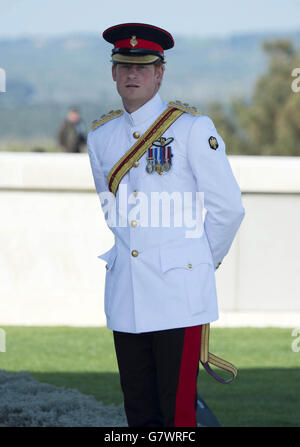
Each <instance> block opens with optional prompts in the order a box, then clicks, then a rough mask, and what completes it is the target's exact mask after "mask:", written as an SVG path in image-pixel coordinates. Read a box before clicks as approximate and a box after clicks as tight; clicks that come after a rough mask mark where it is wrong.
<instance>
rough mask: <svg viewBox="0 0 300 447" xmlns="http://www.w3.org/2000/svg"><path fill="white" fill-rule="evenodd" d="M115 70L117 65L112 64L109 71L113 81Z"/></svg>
mask: <svg viewBox="0 0 300 447" xmlns="http://www.w3.org/2000/svg"><path fill="white" fill-rule="evenodd" d="M116 70H117V65H115V64H113V65H112V67H111V73H112V78H113V80H114V81H116Z"/></svg>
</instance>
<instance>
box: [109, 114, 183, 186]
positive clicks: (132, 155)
mask: <svg viewBox="0 0 300 447" xmlns="http://www.w3.org/2000/svg"><path fill="white" fill-rule="evenodd" d="M183 113H185V110H179V109H178V108H177V107H173V106H171V107H168V108H167V109H166V110H164V111H163V113H162V114H161V115H160V116H159V117H158V118H157V120H156V121H155V122H154V123H153V124H152V125H151V126H150V127H149V129H148V130H147V131H146V132H145V133H144V134H143V135H142V136H141V137H140V138H139V139H138V140H137V142H136V143H135V144H134V145H133V146H132V147H131V148H130V149H129V150H128V151H127V152H126V153H125V154H124V155H123V157H122V158H121V159H120V160H119V161H118V162H117V163H116V164H115V165H114V166H113V167H112V169H111V170H110V172H109V174H108V176H107V182H108V188H109V190H110V191H111V192H112V193H113V194H114V195H116V192H117V189H118V187H119V183H120V181H121V180H122V178H123V177H124V175H125V174H127V172H128V171H129V170H130V169H131V168H132V167H133V164H134V163H135V162H136V161H137V160H139V159H140V158H141V157H142V155H144V153H145V152H146V150H147V149H148V148H149V147H150V146H151V145H152V143H153V141H156V140H157V139H158V138H159V137H161V136H162V134H163V133H164V132H165V131H166V130H167V129H168V128H169V127H170V126H171V125H172V124H173V123H174V121H176V120H177V118H179V117H180V116H181V115H182V114H183Z"/></svg>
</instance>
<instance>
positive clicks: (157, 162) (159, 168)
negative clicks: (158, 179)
mask: <svg viewBox="0 0 300 447" xmlns="http://www.w3.org/2000/svg"><path fill="white" fill-rule="evenodd" d="M173 140H174V138H164V137H160V138H159V139H158V140H156V141H154V142H153V146H154V147H150V148H149V149H148V155H147V164H146V172H148V174H152V173H153V172H154V171H156V172H157V173H158V174H159V175H162V174H163V173H164V172H168V171H169V170H170V168H171V157H173V154H172V153H171V146H167V144H170V143H171V142H172V141H173Z"/></svg>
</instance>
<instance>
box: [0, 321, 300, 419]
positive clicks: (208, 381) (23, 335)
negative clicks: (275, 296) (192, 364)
mask: <svg viewBox="0 0 300 447" xmlns="http://www.w3.org/2000/svg"><path fill="white" fill-rule="evenodd" d="M3 329H4V330H5V332H6V352H5V353H2V352H0V369H4V370H6V371H11V372H17V371H29V372H30V373H31V374H32V376H33V377H35V378H36V379H37V380H40V381H42V382H47V383H51V384H54V385H58V386H65V387H67V388H77V389H78V390H79V391H81V392H83V393H86V394H92V395H94V396H95V398H96V399H97V400H99V401H102V402H103V403H104V404H110V403H114V404H117V405H119V404H120V403H121V402H122V400H123V398H122V392H121V388H120V381H119V374H118V366H117V360H116V357H115V352H114V345H113V337H112V332H111V331H110V330H108V329H107V328H71V327H20V326H19V327H13V326H7V327H3ZM294 340H295V337H292V329H279V328H266V329H258V328H228V329H227V328H226V329H221V328H215V329H214V328H212V329H211V339H210V351H211V352H212V353H214V354H216V355H219V356H221V357H223V358H224V359H226V360H228V361H230V362H232V363H234V365H235V366H236V367H237V368H238V376H237V379H236V380H235V381H234V382H233V383H231V384H227V385H223V384H220V383H218V382H216V381H215V380H214V379H213V378H212V377H211V376H210V375H209V374H207V372H205V371H204V370H203V368H202V366H200V373H199V382H198V392H199V394H200V395H201V396H202V398H203V399H204V400H205V401H206V403H207V404H208V405H209V407H210V408H211V409H212V411H213V412H214V413H215V414H216V416H217V417H218V419H219V421H220V423H221V425H222V426H236V427H238V426H240V427H247V426H298V427H299V426H300V352H293V351H292V348H291V344H292V342H293V341H294ZM220 374H223V373H222V372H220ZM224 374H226V373H224Z"/></svg>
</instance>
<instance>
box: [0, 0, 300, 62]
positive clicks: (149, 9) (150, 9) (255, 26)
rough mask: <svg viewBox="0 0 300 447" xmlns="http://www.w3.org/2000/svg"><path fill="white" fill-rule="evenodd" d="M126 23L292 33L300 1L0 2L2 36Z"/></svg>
mask: <svg viewBox="0 0 300 447" xmlns="http://www.w3.org/2000/svg"><path fill="white" fill-rule="evenodd" d="M125 22H142V23H150V24H153V25H156V26H159V27H162V28H165V29H167V30H168V31H169V32H170V33H172V34H175V35H180V34H181V35H198V36H200V37H206V36H207V37H211V36H219V37H221V36H228V35H230V34H236V33H240V32H241V33H247V32H255V31H289V30H290V31H293V30H297V29H298V30H300V0H284V1H282V0H206V1H204V0H150V1H142V0H113V1H108V0H0V38H3V37H19V36H24V35H36V34H42V35H52V36H53V35H58V34H66V33H70V32H99V33H102V31H103V30H104V29H106V28H108V27H109V26H112V25H116V24H118V23H125ZM0 56H1V55H0Z"/></svg>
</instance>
